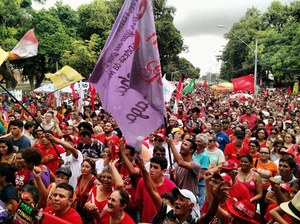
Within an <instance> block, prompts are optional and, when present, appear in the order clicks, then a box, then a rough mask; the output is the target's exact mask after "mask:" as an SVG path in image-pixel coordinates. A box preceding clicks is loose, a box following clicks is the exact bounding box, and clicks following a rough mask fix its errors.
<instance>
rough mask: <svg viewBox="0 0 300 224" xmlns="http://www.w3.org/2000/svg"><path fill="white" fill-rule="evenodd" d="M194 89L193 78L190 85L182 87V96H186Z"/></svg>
mask: <svg viewBox="0 0 300 224" xmlns="http://www.w3.org/2000/svg"><path fill="white" fill-rule="evenodd" d="M195 88H196V83H195V78H193V79H192V80H191V81H190V83H189V84H188V85H187V86H186V87H184V89H183V90H182V94H186V93H189V92H191V91H193V90H194V89H195Z"/></svg>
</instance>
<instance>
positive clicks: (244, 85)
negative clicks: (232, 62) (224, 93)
mask: <svg viewBox="0 0 300 224" xmlns="http://www.w3.org/2000/svg"><path fill="white" fill-rule="evenodd" d="M232 84H233V91H234V92H237V91H239V90H242V91H250V92H252V93H254V77H253V75H246V76H242V77H239V78H236V79H232Z"/></svg>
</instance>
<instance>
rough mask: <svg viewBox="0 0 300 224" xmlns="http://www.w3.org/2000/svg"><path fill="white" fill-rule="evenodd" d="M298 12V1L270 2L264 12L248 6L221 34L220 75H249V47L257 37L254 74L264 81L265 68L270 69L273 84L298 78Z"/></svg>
mask: <svg viewBox="0 0 300 224" xmlns="http://www.w3.org/2000/svg"><path fill="white" fill-rule="evenodd" d="M299 11H300V3H299V1H295V2H292V3H291V4H290V5H284V4H282V3H281V2H279V1H274V2H272V3H271V5H270V6H269V7H268V9H267V10H266V12H264V13H260V12H259V11H258V10H257V9H256V8H251V9H248V10H247V12H246V14H245V16H244V17H243V18H242V19H241V20H240V21H239V22H237V23H235V24H234V25H233V27H232V28H231V30H230V31H229V32H228V33H227V34H225V37H226V38H228V39H229V41H228V43H227V45H226V47H225V49H224V51H223V53H222V56H221V59H222V61H223V63H222V66H221V78H223V79H226V80H230V79H231V78H234V77H239V76H243V75H246V74H253V70H254V51H253V49H254V48H255V46H254V43H255V39H257V40H258V72H257V73H258V77H262V78H263V80H264V81H267V82H268V81H269V80H268V78H267V74H268V72H267V71H271V72H272V74H273V75H274V77H275V84H277V85H282V83H283V82H285V81H287V82H292V81H296V80H297V79H299V76H300V74H299V73H300V69H299V68H300V66H299V65H300V64H299V61H300V60H299V59H300V54H299V36H300V24H299ZM236 36H238V37H239V38H240V39H242V40H243V41H244V42H245V43H246V44H247V45H249V46H250V47H251V48H252V50H251V49H250V47H249V46H247V45H246V44H245V43H243V42H242V41H241V40H240V39H239V38H237V37H236Z"/></svg>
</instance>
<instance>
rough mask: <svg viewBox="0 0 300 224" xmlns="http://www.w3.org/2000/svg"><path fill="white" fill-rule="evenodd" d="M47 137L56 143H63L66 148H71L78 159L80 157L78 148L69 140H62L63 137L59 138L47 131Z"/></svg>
mask: <svg viewBox="0 0 300 224" xmlns="http://www.w3.org/2000/svg"><path fill="white" fill-rule="evenodd" d="M46 137H47V138H48V139H49V140H50V141H52V142H54V143H56V144H59V145H61V146H62V147H63V148H65V149H68V150H70V151H71V153H72V155H73V156H74V157H75V158H76V159H77V158H78V151H77V149H75V148H74V147H73V146H72V145H71V144H69V143H68V142H66V141H63V140H61V139H59V138H55V137H54V136H53V135H51V134H50V133H47V134H46Z"/></svg>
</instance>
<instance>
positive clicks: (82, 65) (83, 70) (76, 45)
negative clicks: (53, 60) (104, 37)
mask: <svg viewBox="0 0 300 224" xmlns="http://www.w3.org/2000/svg"><path fill="white" fill-rule="evenodd" d="M99 42H100V38H99V36H98V35H97V34H92V36H91V39H90V40H86V41H82V40H75V41H73V43H72V48H71V50H69V51H65V52H64V54H63V57H62V61H61V62H62V64H64V65H69V66H71V67H72V68H74V69H75V70H77V71H78V72H79V73H80V74H81V75H82V76H84V77H85V78H86V79H87V78H88V77H89V75H90V74H91V72H92V71H93V68H94V67H95V64H96V63H97V60H98V57H99V54H100V50H99Z"/></svg>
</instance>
